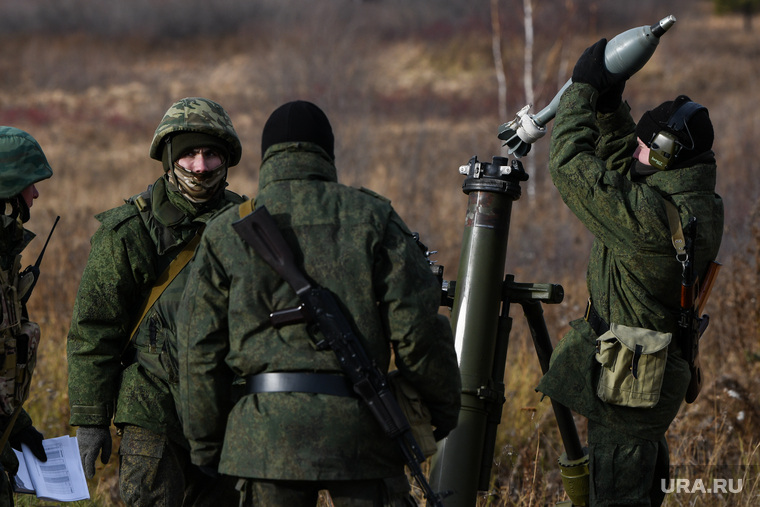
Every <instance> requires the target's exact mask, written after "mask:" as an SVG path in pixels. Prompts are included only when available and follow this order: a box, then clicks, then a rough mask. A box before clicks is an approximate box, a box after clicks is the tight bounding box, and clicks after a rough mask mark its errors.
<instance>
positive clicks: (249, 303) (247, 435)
mask: <svg viewBox="0 0 760 507" xmlns="http://www.w3.org/2000/svg"><path fill="white" fill-rule="evenodd" d="M261 205H266V207H267V209H268V210H269V211H270V213H271V214H272V215H273V216H274V218H275V220H276V221H277V223H278V227H279V228H280V229H281V230H282V232H283V234H284V236H285V238H286V240H287V241H288V242H289V244H290V245H291V247H293V249H294V253H295V256H296V261H297V262H298V263H299V264H300V265H301V266H303V269H304V270H305V272H307V273H308V274H309V276H310V277H312V278H313V279H314V281H315V282H316V283H318V284H320V285H323V286H325V287H327V288H328V289H330V290H331V291H332V292H333V294H335V296H336V298H337V299H338V300H339V301H340V302H341V303H342V305H343V306H344V308H345V310H346V315H347V316H348V317H349V320H351V323H352V325H353V326H354V329H355V330H356V331H357V335H358V336H359V338H360V340H361V341H362V343H363V345H364V347H365V349H366V351H367V353H368V354H369V355H370V356H371V357H372V358H374V360H375V361H376V363H377V365H378V367H379V368H381V369H383V370H387V368H388V366H389V363H390V359H391V345H392V346H393V348H394V350H395V360H396V365H397V366H398V368H399V369H400V370H401V371H402V373H403V374H404V375H405V376H406V378H407V379H408V380H409V381H410V382H411V384H412V385H414V386H415V387H416V388H417V389H418V391H419V392H420V394H421V396H422V398H423V399H424V401H425V402H426V403H427V405H428V406H429V408H430V409H431V413H432V416H433V424H440V425H442V426H443V425H446V426H448V427H453V426H454V425H455V424H456V420H457V417H458V411H459V404H460V378H459V369H458V364H457V358H456V353H455V351H454V341H453V337H452V333H451V328H450V325H449V322H448V319H446V318H445V317H443V316H441V315H439V314H438V306H439V301H440V283H439V282H438V281H437V279H436V278H435V276H434V275H433V274H432V272H431V269H430V266H429V264H428V262H427V260H426V259H425V258H424V256H423V255H422V252H421V250H420V248H419V247H418V246H417V244H416V242H415V240H414V238H413V236H412V234H411V232H410V231H409V229H408V228H407V227H406V225H405V224H404V222H403V221H402V220H401V218H400V217H399V216H398V215H397V214H396V213H395V211H394V210H393V208H392V207H391V205H390V203H389V202H388V201H387V200H386V199H383V198H380V197H379V196H377V195H374V194H371V193H369V192H365V191H360V190H357V189H352V188H349V187H346V186H343V185H340V184H338V183H337V177H336V169H335V166H334V165H333V163H332V162H331V160H330V158H329V156H328V155H327V153H326V152H325V151H324V150H322V149H321V148H319V147H318V146H317V145H315V144H311V143H282V144H277V145H274V146H272V147H270V148H269V149H268V150H267V154H266V156H265V158H264V160H263V162H262V167H261V171H260V175H259V195H258V196H257V197H256V206H261ZM238 219H239V211H238V209H235V208H233V209H230V210H227V211H225V212H223V213H221V214H220V215H219V216H218V217H217V218H216V219H214V220H212V221H211V222H210V223H209V224H208V226H207V228H206V230H205V232H204V234H203V238H202V239H201V244H200V245H199V247H198V250H197V252H196V260H195V262H193V265H192V268H191V269H192V270H191V273H190V275H189V279H188V282H187V286H186V290H185V294H184V296H183V300H182V304H181V307H180V315H179V317H178V323H177V326H178V336H179V337H180V338H179V341H178V353H179V367H180V370H179V377H180V382H179V385H180V405H179V406H180V413H181V419H182V421H183V427H184V429H185V435H186V436H187V437H188V439H189V441H190V446H191V456H192V460H193V463H195V464H197V465H207V466H216V465H217V463H219V471H220V472H221V473H224V474H228V475H233V476H237V477H249V478H266V479H285V480H307V481H312V480H320V481H326V480H357V479H368V478H381V477H393V476H398V475H400V474H401V473H403V460H402V457H401V454H400V452H399V451H398V450H397V449H396V447H395V445H394V444H393V443H392V442H391V441H390V440H389V439H388V438H387V437H386V436H385V435H384V434H383V432H382V431H381V429H380V427H379V425H378V423H377V422H376V421H375V420H374V419H373V417H372V415H371V414H370V412H369V410H368V409H367V408H366V407H365V406H364V405H363V402H361V401H360V400H359V399H358V398H353V397H341V396H330V395H323V394H305V393H259V394H250V395H247V396H244V397H242V399H240V400H239V401H238V402H237V403H236V404H235V405H234V407H230V403H229V399H230V394H229V391H230V384H231V382H232V380H233V379H234V378H235V376H236V375H239V376H242V377H245V376H247V375H250V374H259V373H265V372H322V373H336V374H337V373H340V372H341V371H342V370H341V368H340V366H339V365H338V362H337V359H336V358H335V354H334V353H333V352H332V351H331V350H322V351H317V350H315V348H314V346H313V343H312V340H311V339H310V338H309V334H308V331H307V329H306V326H305V325H304V324H299V323H296V324H290V325H287V326H284V327H281V328H279V329H275V328H273V327H272V325H271V324H270V321H269V313H270V312H271V311H273V310H280V309H285V308H291V307H295V306H298V298H297V296H296V294H295V292H294V291H293V290H292V289H291V288H290V287H289V286H288V285H287V284H286V283H285V282H284V281H283V280H282V279H280V278H279V276H278V275H277V274H276V273H275V272H274V271H273V270H272V269H271V268H270V267H269V266H268V265H266V263H265V262H264V261H263V260H262V259H261V258H260V257H258V255H256V254H255V253H254V252H253V250H252V249H251V248H250V247H248V246H247V245H246V244H245V243H244V242H243V240H242V239H241V238H240V237H239V236H238V235H237V234H236V233H235V232H234V230H233V229H232V226H231V224H232V222H234V221H236V220H238Z"/></svg>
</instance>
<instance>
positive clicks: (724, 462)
mask: <svg viewBox="0 0 760 507" xmlns="http://www.w3.org/2000/svg"><path fill="white" fill-rule="evenodd" d="M533 3H534V4H535V5H534V6H533V9H534V12H533V16H534V29H535V47H534V48H533V54H534V83H535V93H536V96H535V102H536V105H535V107H534V111H537V110H539V109H541V108H542V107H543V105H545V104H546V103H548V101H549V100H551V98H552V97H553V96H554V94H555V93H556V90H558V89H559V86H561V84H562V83H564V82H565V81H566V80H567V79H568V77H569V75H570V73H571V71H572V66H573V65H574V63H575V60H576V59H577V57H578V56H579V55H580V53H581V52H582V50H583V49H584V48H585V47H586V46H588V45H590V44H592V43H593V42H595V41H596V40H598V39H599V38H601V37H607V38H611V37H613V36H614V35H616V34H617V33H620V32H622V31H624V30H626V29H628V28H632V27H635V26H641V25H650V24H652V23H654V22H656V21H658V20H659V19H661V18H663V17H665V16H666V15H668V14H674V15H675V16H676V18H677V19H678V21H677V23H676V25H675V26H674V28H673V29H671V31H670V32H668V33H667V34H666V35H665V36H664V37H663V39H662V42H661V44H660V47H659V48H658V50H657V52H656V54H655V56H654V57H653V59H652V60H651V61H650V62H649V63H648V64H647V66H646V67H645V68H644V69H642V71H640V72H639V73H638V74H636V75H635V76H634V77H633V78H632V79H631V80H630V81H629V83H628V85H627V88H626V93H625V98H626V99H627V100H628V101H629V103H630V104H631V107H632V112H633V115H634V118H636V119H638V117H639V116H640V115H641V114H642V113H643V112H644V111H645V110H647V109H648V108H651V107H653V106H655V105H657V104H659V103H660V102H662V101H664V100H668V99H672V98H674V97H675V96H676V95H677V94H679V93H685V94H687V95H689V96H691V98H692V99H693V100H695V101H697V102H700V103H702V104H704V105H706V106H707V107H708V108H709V110H710V116H711V118H712V120H713V123H714V125H715V131H716V141H715V152H716V154H717V159H718V165H719V177H718V193H720V194H721V195H722V196H723V197H724V199H725V203H726V226H725V235H724V243H723V246H722V250H721V254H720V257H719V259H718V260H719V261H720V262H721V263H722V264H723V266H724V267H723V270H722V271H721V274H720V278H719V279H718V282H717V284H716V287H715V289H714V291H713V295H712V299H711V301H710V303H709V304H708V307H707V311H708V313H709V314H710V315H711V324H710V328H709V329H708V331H707V333H706V335H705V338H704V340H703V348H702V351H703V365H704V367H705V369H706V378H707V381H706V387H705V389H704V391H703V393H702V395H701V396H700V398H699V399H698V400H697V402H696V403H694V404H692V405H684V406H683V407H682V411H681V413H680V414H679V416H678V418H677V419H676V421H675V423H674V424H673V425H672V427H671V430H670V432H669V442H670V446H671V463H672V465H673V466H674V471H675V472H676V473H678V474H684V476H686V475H688V474H690V473H691V474H692V476H693V474H694V473H695V471H696V470H700V472H698V473H704V474H705V475H701V476H700V475H697V477H702V478H704V479H705V480H707V478H708V476H709V474H710V473H715V470H717V468H716V467H720V466H724V467H726V466H727V467H733V468H731V470H732V472H731V473H732V474H733V475H731V477H736V474H738V473H739V474H742V475H740V477H742V478H743V479H745V481H744V483H743V484H744V487H743V489H742V491H741V492H740V493H732V494H727V495H718V494H701V493H699V492H697V493H684V492H681V493H674V494H671V495H668V498H667V500H666V502H667V505H705V506H713V505H731V506H736V505H741V506H754V505H758V503H760V502H759V499H760V486H758V475H759V474H760V456H759V454H760V449H758V446H759V445H760V389H759V386H760V381H759V379H760V331H759V327H758V326H759V325H760V311H759V308H758V301H757V297H758V288H757V287H758V285H759V284H760V263H759V262H758V261H759V260H760V204H759V201H758V196H760V183H758V181H760V179H759V178H758V177H757V174H756V169H757V161H758V160H759V159H760V149H758V139H760V114H758V113H757V111H756V109H755V108H757V107H758V105H759V104H760V102H758V95H757V92H756V91H755V88H756V86H755V83H756V82H757V81H758V80H760V49H759V48H760V34H758V33H757V32H748V31H745V30H744V29H743V27H744V25H743V23H742V20H741V19H740V18H739V17H736V16H725V17H715V16H713V15H712V14H711V11H710V2H708V1H705V0H701V1H687V0H681V1H673V2H668V4H669V5H668V6H666V7H663V6H662V5H661V4H662V3H664V2H656V1H652V0H641V1H639V2H636V3H628V2H625V4H626V5H625V6H623V4H624V3H623V2H613V1H611V0H609V1H588V0H587V1H581V0H575V1H566V2H533ZM498 4H499V9H500V21H501V31H502V52H503V57H504V69H505V72H506V75H507V109H508V116H507V117H504V116H503V113H500V112H499V111H498V109H499V108H498V96H497V82H496V78H495V72H494V63H493V57H492V48H491V20H490V17H489V16H490V5H489V3H488V2H486V1H485V0H480V1H477V2H472V1H470V0H446V1H443V0H441V1H439V2H421V1H408V0H406V1H405V0H374V1H364V2H360V1H350V0H334V1H331V2H328V1H326V0H322V1H321V2H308V3H307V2H298V1H297V0H283V1H275V0H267V1H259V2H246V1H244V0H220V1H218V2H213V3H211V2H202V1H200V0H192V1H186V2H180V1H179V0H165V1H162V2H151V1H148V0H133V1H131V2H123V3H122V2H118V3H117V2H108V1H106V0H90V1H86V0H74V1H71V2H57V1H55V0H26V1H25V2H3V3H0V48H1V49H0V51H1V52H2V57H1V58H0V124H2V125H13V126H16V127H19V128H22V129H24V130H27V131H29V132H30V133H31V134H32V135H34V136H35V137H36V138H37V139H38V140H39V142H40V144H41V145H42V147H43V149H44V150H45V152H46V154H47V156H48V159H49V161H50V163H51V165H52V166H53V169H54V173H55V174H54V176H53V178H52V179H51V180H48V181H45V182H43V183H41V184H40V185H39V186H38V188H39V191H40V194H41V196H40V198H39V199H38V200H37V201H36V202H35V205H34V207H33V209H32V220H31V221H30V223H29V224H28V225H29V227H30V228H31V229H32V230H33V231H34V232H36V233H37V234H38V238H37V240H35V241H34V242H33V243H32V245H31V247H30V249H29V251H28V253H27V254H25V260H26V262H27V263H31V262H33V261H34V259H36V256H37V252H38V251H39V249H40V248H41V246H42V243H43V242H44V237H45V235H46V234H47V232H48V230H49V229H50V227H51V226H52V224H53V220H54V219H55V217H56V215H60V216H61V221H60V223H59V225H58V228H57V230H56V232H55V235H54V236H53V238H52V240H51V242H50V245H49V247H48V249H47V253H46V257H45V259H44V261H43V264H42V272H43V275H42V279H41V281H40V283H39V285H38V286H37V289H36V292H35V294H34V295H33V296H32V298H31V301H30V312H31V315H32V316H33V318H34V319H35V320H37V321H39V322H40V324H41V326H42V329H43V341H42V343H41V346H40V353H39V363H38V367H37V372H36V373H35V382H36V385H35V388H34V389H33V392H32V395H31V398H30V400H29V401H28V402H27V407H28V410H29V412H30V413H31V414H32V415H33V417H34V420H35V423H36V425H37V427H38V428H39V429H40V430H41V431H43V432H44V434H45V435H46V436H49V437H52V436H58V435H62V434H72V435H73V434H74V429H73V428H71V427H69V425H68V397H67V388H66V379H67V369H66V354H65V344H66V333H67V330H68V325H69V320H70V316H71V310H72V306H73V301H74V297H75V295H76V291H77V287H78V283H79V277H80V275H81V272H82V269H83V267H84V264H85V261H86V259H87V254H88V250H89V238H90V236H91V235H92V234H93V233H94V231H95V230H96V228H97V225H98V223H97V221H96V220H95V219H94V215H95V214H96V213H98V212H100V211H103V210H105V209H108V208H111V207H113V206H117V205H119V204H120V203H122V200H123V199H124V198H126V197H129V196H131V195H134V194H136V193H138V192H140V191H142V190H143V189H144V188H145V187H146V186H147V185H148V184H150V183H152V182H153V181H154V180H155V179H156V178H157V177H158V176H159V175H160V173H161V166H160V164H159V163H158V162H155V161H153V160H151V159H150V158H149V157H148V147H149V145H150V142H151V138H152V135H153V130H154V129H155V127H156V125H157V123H158V121H159V120H160V119H161V117H162V115H163V113H164V111H165V110H166V109H167V108H168V107H169V106H170V105H171V103H172V102H174V101H175V100H177V99H179V98H182V97H187V96H205V97H208V98H211V99H214V100H217V101H218V102H220V103H221V104H222V105H223V106H225V108H226V109H227V110H228V112H229V113H230V116H231V117H232V120H233V123H234V125H235V127H236V129H237V132H238V134H239V135H240V138H241V140H242V142H243V147H244V150H243V160H242V162H241V164H240V165H239V166H237V167H235V168H233V169H232V170H231V171H230V189H232V190H234V191H237V192H238V193H242V194H246V195H249V196H251V195H254V194H255V193H256V181H257V176H258V165H259V161H260V149H259V146H260V133H261V128H262V126H263V123H264V121H265V120H266V118H267V116H268V115H269V113H270V112H271V111H272V110H274V108H276V107H277V106H279V105H280V104H282V103H283V102H286V101H289V100H293V99H306V100H311V101H313V102H315V103H317V104H319V105H320V106H321V107H322V108H323V109H324V110H325V111H326V113H327V114H328V116H329V117H330V119H331V121H332V124H333V128H334V131H335V136H336V156H337V166H338V171H339V178H340V179H341V180H342V182H344V183H346V184H349V185H354V186H359V185H362V186H366V187H369V188H371V189H373V190H375V191H377V192H379V193H381V194H384V195H386V196H388V197H389V198H390V199H392V201H393V203H394V206H395V207H396V209H397V210H398V211H399V213H400V214H401V216H403V217H404V219H405V220H406V221H407V223H408V224H409V225H410V227H411V228H412V229H414V230H417V231H419V232H420V234H421V236H422V239H423V241H424V242H425V243H426V244H427V245H428V246H429V247H430V248H431V249H432V250H437V251H438V253H437V254H435V255H434V258H435V259H436V260H437V261H438V262H439V263H440V264H441V265H443V266H445V278H446V279H451V280H454V279H456V271H457V265H458V261H459V250H460V247H461V239H462V230H463V224H464V214H465V210H466V196H465V195H464V194H463V193H462V191H461V184H462V177H461V176H460V175H459V173H458V167H459V166H460V165H462V164H465V163H467V161H468V160H469V159H470V157H471V156H473V155H478V157H479V158H480V159H481V160H490V158H491V157H492V156H494V155H499V154H500V149H501V147H500V142H499V140H498V139H497V138H496V133H497V127H498V126H499V125H500V124H501V123H503V122H505V121H508V120H510V119H511V118H512V117H513V116H514V113H515V112H516V111H517V110H518V109H520V108H521V107H522V106H523V105H524V104H525V93H524V90H523V85H522V75H523V70H522V69H523V46H524V35H523V34H524V28H523V3H522V2H520V1H518V0H500V1H499V2H498ZM117 6H118V7H117ZM550 133H551V132H549V134H550ZM548 144H549V140H548V135H547V138H546V139H544V140H541V141H539V142H538V143H537V144H536V145H535V146H534V148H533V151H532V152H531V153H530V154H529V155H528V156H527V157H525V159H524V161H525V163H526V168H529V172H530V176H531V181H532V182H534V183H533V185H535V186H534V188H535V193H531V194H527V193H524V195H523V197H522V198H521V199H520V200H519V201H517V202H515V204H514V208H513V213H512V222H511V230H510V239H509V250H508V254H507V266H506V272H507V273H511V274H514V275H515V277H516V280H517V281H518V282H553V283H559V284H562V285H563V287H564V289H565V293H566V296H565V300H564V301H563V302H562V304H560V305H554V306H547V307H546V308H545V316H546V319H547V324H548V328H549V331H550V333H551V335H552V338H553V340H555V342H556V340H558V339H559V338H560V337H561V336H562V334H563V333H564V332H565V331H566V329H567V323H568V322H569V321H570V320H572V319H574V318H576V317H578V316H579V315H580V314H581V313H582V311H583V307H584V305H585V301H586V297H587V294H586V289H585V282H584V273H585V264H586V256H587V254H588V251H589V247H590V242H591V238H590V236H589V235H588V233H587V232H586V231H585V229H583V227H582V226H581V225H580V224H579V223H578V221H577V219H575V217H574V216H573V215H572V214H571V213H569V211H568V210H567V209H566V208H565V206H564V204H563V203H562V201H561V199H560V198H559V196H558V194H557V192H556V190H555V189H554V187H553V186H552V183H551V181H550V180H549V177H548V172H547V170H546V162H547V150H548ZM513 317H514V318H515V326H514V329H513V331H512V335H511V340H510V342H511V343H510V350H509V354H508V358H507V372H506V375H505V384H506V389H507V393H506V397H507V402H506V405H505V407H504V413H503V419H502V423H501V425H500V427H499V435H498V439H497V448H496V453H495V456H494V469H493V471H494V473H493V480H492V488H491V489H490V491H488V492H484V494H483V496H482V498H480V499H479V500H478V504H479V505H492V506H502V505H504V506H506V505H519V506H533V505H546V504H549V505H553V504H554V503H556V502H557V501H558V500H561V499H563V498H564V496H563V495H564V493H563V491H562V487H561V484H560V481H559V472H558V469H557V466H556V459H557V457H558V456H559V454H560V453H561V451H562V449H561V442H560V440H559V437H558V435H557V431H556V425H555V422H554V420H553V416H552V413H551V408H550V404H549V403H548V402H543V403H542V402H540V401H539V398H538V396H537V394H536V393H535V392H534V390H533V387H534V385H535V384H536V382H537V381H538V378H539V377H540V368H539V366H538V362H537V360H536V357H535V353H534V351H533V349H532V343H531V341H530V337H529V335H528V333H527V329H526V326H525V325H524V324H523V323H522V321H521V315H519V314H518V315H513ZM577 422H578V426H579V431H580V433H581V437H583V436H584V434H585V433H584V423H583V421H582V420H580V419H579V420H578V421H577ZM116 443H118V438H117V440H116ZM699 467H702V468H699ZM705 467H707V468H706V470H707V471H702V470H703V469H705ZM117 470H118V460H117V457H116V456H114V457H113V458H112V461H111V463H110V464H108V465H107V466H100V465H99V469H98V473H97V475H96V477H95V478H94V479H93V480H91V481H90V491H91V494H92V496H93V500H92V501H91V502H81V503H80V505H88V506H89V505H92V506H108V505H120V501H119V499H118V487H117V480H116V475H117ZM20 503H21V504H22V505H44V503H41V502H37V501H36V500H33V499H30V498H28V497H27V498H24V499H21V500H20ZM324 503H325V505H328V504H329V500H327V499H325V500H324Z"/></svg>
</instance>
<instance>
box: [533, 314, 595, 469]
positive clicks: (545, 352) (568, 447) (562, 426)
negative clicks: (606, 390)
mask: <svg viewBox="0 0 760 507" xmlns="http://www.w3.org/2000/svg"><path fill="white" fill-rule="evenodd" d="M520 304H521V305H522V307H523V311H524V313H525V318H526V319H527V320H528V327H529V328H530V334H531V336H532V337H533V345H535V347H536V355H538V362H539V363H540V364H541V371H542V372H543V373H546V372H547V371H548V370H549V359H550V358H551V355H552V351H553V347H552V342H551V339H550V338H549V331H548V330H547V329H546V321H545V320H544V310H543V308H542V306H541V302H540V301H525V302H521V303H520ZM552 408H553V409H554V417H555V418H556V419H557V425H558V426H559V433H560V436H561V437H562V443H563V444H564V446H565V452H566V453H567V457H568V458H569V459H570V460H576V459H580V458H583V456H584V455H585V454H586V453H585V452H584V451H583V446H582V445H581V441H580V439H579V438H578V430H577V428H576V427H575V421H574V420H573V414H572V412H571V411H570V409H569V408H567V407H566V406H564V405H562V404H560V403H557V402H556V401H554V400H552Z"/></svg>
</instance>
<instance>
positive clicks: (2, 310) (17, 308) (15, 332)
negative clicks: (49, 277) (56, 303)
mask: <svg viewBox="0 0 760 507" xmlns="http://www.w3.org/2000/svg"><path fill="white" fill-rule="evenodd" d="M20 262H21V256H20V255H18V256H16V259H15V261H14V263H13V266H12V267H11V269H10V270H9V271H0V314H1V316H2V319H0V415H3V416H10V415H11V414H13V413H14V412H15V411H16V410H17V409H18V408H19V407H20V406H21V405H22V404H23V403H24V402H25V401H26V399H27V398H28V397H29V388H30V387H31V382H32V373H33V372H34V367H35V366H36V365H37V346H38V344H39V342H40V326H38V325H37V324H36V323H35V322H29V321H27V320H25V319H23V318H22V313H23V312H22V305H21V299H20V294H19V291H18V287H19V276H18V273H19V266H20Z"/></svg>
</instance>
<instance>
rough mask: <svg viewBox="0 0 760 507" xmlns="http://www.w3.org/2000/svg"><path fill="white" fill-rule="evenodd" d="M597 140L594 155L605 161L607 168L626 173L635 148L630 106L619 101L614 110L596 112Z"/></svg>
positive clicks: (633, 124)
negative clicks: (601, 112) (602, 112)
mask: <svg viewBox="0 0 760 507" xmlns="http://www.w3.org/2000/svg"><path fill="white" fill-rule="evenodd" d="M597 125H598V126H599V140H598V141H597V143H596V156H597V157H598V158H600V159H602V160H604V161H606V163H607V169H608V170H610V171H617V172H619V173H621V174H626V172H627V171H628V169H629V168H630V165H631V154H632V153H633V150H634V149H635V148H636V134H635V133H634V129H635V128H636V124H635V123H634V122H633V118H631V108H630V106H629V105H628V103H627V102H621V104H620V106H618V108H617V110H616V111H613V112H611V113H607V114H597Z"/></svg>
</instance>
